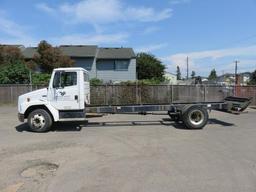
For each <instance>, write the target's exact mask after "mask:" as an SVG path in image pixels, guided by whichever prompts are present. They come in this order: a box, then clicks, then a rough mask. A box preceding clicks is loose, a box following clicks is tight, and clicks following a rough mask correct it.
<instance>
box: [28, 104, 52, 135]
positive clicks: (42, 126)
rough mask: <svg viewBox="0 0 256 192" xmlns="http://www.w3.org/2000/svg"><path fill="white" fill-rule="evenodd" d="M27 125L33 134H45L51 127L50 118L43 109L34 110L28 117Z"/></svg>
mask: <svg viewBox="0 0 256 192" xmlns="http://www.w3.org/2000/svg"><path fill="white" fill-rule="evenodd" d="M28 125H29V127H30V130H31V131H33V132H46V131H49V130H50V128H51V126H52V117H51V115H50V114H49V113H48V112H47V111H46V110H44V109H36V110H34V111H32V112H31V113H30V114H29V116H28Z"/></svg>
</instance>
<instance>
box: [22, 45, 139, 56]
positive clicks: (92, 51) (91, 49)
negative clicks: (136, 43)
mask: <svg viewBox="0 0 256 192" xmlns="http://www.w3.org/2000/svg"><path fill="white" fill-rule="evenodd" d="M59 48H60V50H61V51H62V53H63V54H64V55H67V56H69V57H95V56H96V52H97V50H98V54H97V56H96V57H97V58H98V59H131V58H134V57H135V53H134V51H133V49H132V48H98V47H97V46H96V45H62V46H60V47H59ZM22 53H23V55H24V57H25V58H27V59H32V58H33V57H34V55H35V54H36V53H37V47H28V48H26V49H24V50H23V51H22Z"/></svg>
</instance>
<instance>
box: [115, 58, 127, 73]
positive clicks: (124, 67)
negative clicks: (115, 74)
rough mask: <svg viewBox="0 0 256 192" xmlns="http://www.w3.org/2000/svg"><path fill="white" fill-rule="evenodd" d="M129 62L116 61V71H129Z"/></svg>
mask: <svg viewBox="0 0 256 192" xmlns="http://www.w3.org/2000/svg"><path fill="white" fill-rule="evenodd" d="M128 67H129V60H116V61H115V70H116V71H128Z"/></svg>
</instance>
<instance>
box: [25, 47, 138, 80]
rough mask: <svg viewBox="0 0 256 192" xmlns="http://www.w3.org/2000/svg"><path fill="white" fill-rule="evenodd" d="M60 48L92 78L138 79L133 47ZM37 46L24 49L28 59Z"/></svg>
mask: <svg viewBox="0 0 256 192" xmlns="http://www.w3.org/2000/svg"><path fill="white" fill-rule="evenodd" d="M59 48H60V50H61V51H62V53H63V54H64V55H67V56H69V57H70V58H71V59H72V60H74V62H75V67H82V68H85V69H86V70H87V71H89V75H90V78H97V79H101V80H103V81H104V82H118V81H119V82H120V81H135V80H136V56H135V53H134V51H133V49H132V48H122V47H121V48H102V47H98V46H96V45H61V46H59ZM36 53H37V48H36V47H28V48H26V49H24V50H23V55H24V57H25V58H26V59H28V60H29V59H32V58H33V56H34V55H35V54H36Z"/></svg>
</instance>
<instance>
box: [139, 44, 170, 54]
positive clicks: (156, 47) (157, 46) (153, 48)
mask: <svg viewBox="0 0 256 192" xmlns="http://www.w3.org/2000/svg"><path fill="white" fill-rule="evenodd" d="M166 46H168V44H167V43H160V44H152V45H147V46H144V47H139V48H136V49H135V51H136V52H146V53H150V52H153V51H156V50H159V49H162V48H164V47H166Z"/></svg>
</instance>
